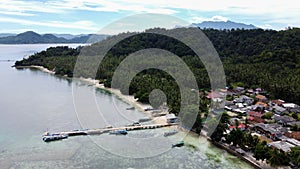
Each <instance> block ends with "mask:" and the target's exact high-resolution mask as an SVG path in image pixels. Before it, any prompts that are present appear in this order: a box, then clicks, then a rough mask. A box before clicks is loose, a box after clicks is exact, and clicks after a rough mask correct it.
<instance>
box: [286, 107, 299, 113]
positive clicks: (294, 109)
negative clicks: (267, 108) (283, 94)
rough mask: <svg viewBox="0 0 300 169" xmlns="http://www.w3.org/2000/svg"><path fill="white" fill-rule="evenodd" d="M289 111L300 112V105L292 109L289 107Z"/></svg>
mask: <svg viewBox="0 0 300 169" xmlns="http://www.w3.org/2000/svg"><path fill="white" fill-rule="evenodd" d="M289 112H291V113H300V107H295V108H291V109H289Z"/></svg>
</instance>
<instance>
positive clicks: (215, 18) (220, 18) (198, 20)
mask: <svg viewBox="0 0 300 169" xmlns="http://www.w3.org/2000/svg"><path fill="white" fill-rule="evenodd" d="M228 20H229V19H228V18H227V17H224V16H220V15H216V16H213V17H211V18H203V17H198V16H194V17H192V18H191V20H190V22H191V23H201V22H203V21H224V22H227V21H228Z"/></svg>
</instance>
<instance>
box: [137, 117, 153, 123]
mask: <svg viewBox="0 0 300 169" xmlns="http://www.w3.org/2000/svg"><path fill="white" fill-rule="evenodd" d="M151 120H152V119H151V118H149V117H145V118H141V119H139V123H143V122H147V121H151Z"/></svg>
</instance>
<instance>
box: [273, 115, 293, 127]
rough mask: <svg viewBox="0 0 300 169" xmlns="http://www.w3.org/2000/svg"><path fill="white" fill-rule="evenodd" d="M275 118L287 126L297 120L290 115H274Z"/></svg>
mask: <svg viewBox="0 0 300 169" xmlns="http://www.w3.org/2000/svg"><path fill="white" fill-rule="evenodd" d="M274 120H275V121H276V122H277V123H278V124H282V125H284V126H287V125H288V123H291V122H294V121H296V120H295V119H294V118H292V117H290V116H274Z"/></svg>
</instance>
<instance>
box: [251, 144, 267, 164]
mask: <svg viewBox="0 0 300 169" xmlns="http://www.w3.org/2000/svg"><path fill="white" fill-rule="evenodd" d="M268 152H269V147H267V142H266V141H263V142H259V143H258V144H257V145H256V146H255V149H254V157H255V159H256V160H265V159H269V154H268Z"/></svg>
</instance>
